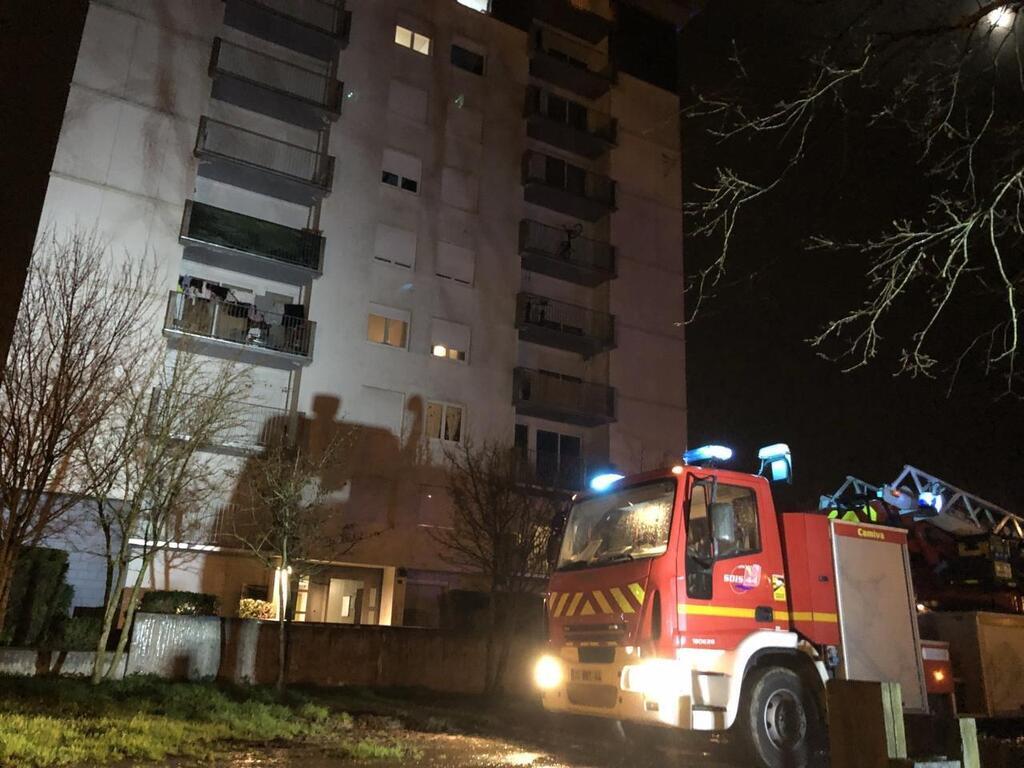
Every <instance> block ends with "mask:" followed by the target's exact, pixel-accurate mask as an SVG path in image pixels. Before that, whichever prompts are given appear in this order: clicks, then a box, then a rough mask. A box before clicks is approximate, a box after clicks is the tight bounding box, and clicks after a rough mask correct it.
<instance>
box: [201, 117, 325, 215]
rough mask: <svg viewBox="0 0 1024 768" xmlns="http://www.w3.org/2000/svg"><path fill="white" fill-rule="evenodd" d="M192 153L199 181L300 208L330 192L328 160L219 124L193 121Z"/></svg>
mask: <svg viewBox="0 0 1024 768" xmlns="http://www.w3.org/2000/svg"><path fill="white" fill-rule="evenodd" d="M195 152H196V156H197V157H199V158H200V160H201V161H202V162H200V166H199V174H200V175H201V176H206V177H207V178H215V179H217V180H219V181H223V182H225V183H228V184H232V185H234V186H239V187H242V188H244V189H251V190H252V191H254V192H260V193H262V194H268V195H271V196H274V197H280V198H282V199H285V200H291V201H292V202H298V203H302V202H306V201H307V199H319V198H320V197H323V196H324V195H326V194H329V193H330V190H331V182H332V179H333V175H334V158H333V157H331V156H330V155H328V154H326V153H324V152H320V151H318V150H316V149H310V148H309V147H301V146H299V145H297V144H290V143H288V142H285V141H281V140H279V139H275V138H273V137H272V136H266V135H264V134H262V133H256V132H255V131H250V130H248V129H246V128H240V127H239V126H237V125H231V124H230V123H224V122H221V121H220V120H214V119H212V118H209V117H205V116H204V117H203V118H202V119H201V120H200V121H199V134H198V136H197V137H196V150H195ZM268 175H273V176H274V177H276V178H267V176H268ZM296 198H297V199H296Z"/></svg>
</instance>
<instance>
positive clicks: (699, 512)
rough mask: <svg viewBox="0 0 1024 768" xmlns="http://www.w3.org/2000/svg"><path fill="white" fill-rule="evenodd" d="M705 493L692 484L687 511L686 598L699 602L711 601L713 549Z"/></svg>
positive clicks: (701, 486)
mask: <svg viewBox="0 0 1024 768" xmlns="http://www.w3.org/2000/svg"><path fill="white" fill-rule="evenodd" d="M708 489H709V486H708V485H706V484H704V483H695V484H694V485H693V487H692V488H691V489H690V498H689V501H688V503H687V508H686V563H685V567H686V594H687V595H688V596H689V597H694V598H697V599H698V600H710V599H711V570H712V566H713V565H714V560H715V556H714V546H713V542H712V538H711V524H710V520H709V518H708Z"/></svg>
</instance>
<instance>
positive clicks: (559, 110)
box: [526, 85, 618, 157]
mask: <svg viewBox="0 0 1024 768" xmlns="http://www.w3.org/2000/svg"><path fill="white" fill-rule="evenodd" d="M526 117H527V119H529V120H530V121H531V122H530V126H531V137H532V138H536V139H538V140H540V141H546V142H548V143H549V144H554V145H555V146H559V147H562V148H563V149H567V150H569V151H571V152H576V153H577V154H582V155H586V156H587V157H598V156H600V155H601V154H603V153H604V152H605V151H606V150H607V149H608V147H609V146H611V145H613V144H615V142H616V140H617V138H618V121H617V120H616V119H615V118H614V117H612V116H611V115H606V114H605V113H603V112H598V111H597V110H596V109H591V108H590V107H585V106H584V105H582V104H579V103H577V102H575V101H572V100H570V99H566V98H563V97H561V96H557V95H556V94H554V93H551V92H550V91H548V90H545V89H543V88H538V87H537V86H534V85H531V86H529V87H528V88H527V90H526ZM542 128H546V129H547V130H540V129H542ZM535 133H536V134H537V135H533V134H535Z"/></svg>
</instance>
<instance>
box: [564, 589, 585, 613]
mask: <svg viewBox="0 0 1024 768" xmlns="http://www.w3.org/2000/svg"><path fill="white" fill-rule="evenodd" d="M582 599H583V593H582V592H577V593H576V594H575V595H573V596H572V602H571V603H569V610H567V611H566V612H565V615H566V616H572V615H573V614H575V613H576V606H578V605H579V604H580V600H582Z"/></svg>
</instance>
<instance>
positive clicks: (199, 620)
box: [126, 613, 221, 680]
mask: <svg viewBox="0 0 1024 768" xmlns="http://www.w3.org/2000/svg"><path fill="white" fill-rule="evenodd" d="M220 634H221V629H220V619H218V618H217V617H216V616H169V615H164V614H156V613H140V614H138V615H136V617H135V625H134V626H133V628H132V648H131V653H130V654H129V656H128V667H127V670H126V674H129V675H157V676H159V677H166V678H171V679H186V680H203V679H208V678H211V679H212V678H214V677H216V676H217V671H218V669H220Z"/></svg>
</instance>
